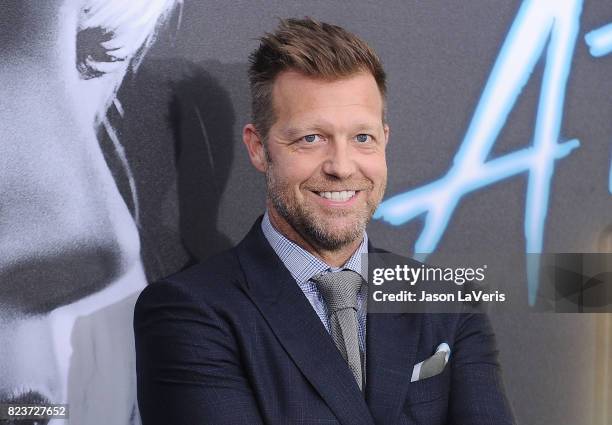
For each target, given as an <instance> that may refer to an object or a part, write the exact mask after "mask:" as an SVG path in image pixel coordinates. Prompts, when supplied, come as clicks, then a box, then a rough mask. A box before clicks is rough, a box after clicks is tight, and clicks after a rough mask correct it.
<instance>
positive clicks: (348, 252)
mask: <svg viewBox="0 0 612 425" xmlns="http://www.w3.org/2000/svg"><path fill="white" fill-rule="evenodd" d="M268 216H269V218H270V223H271V224H272V226H274V228H275V229H276V230H277V231H278V232H279V233H280V234H282V235H283V236H284V237H286V238H287V239H289V240H290V241H291V242H293V243H295V244H296V245H298V246H300V247H301V248H303V249H304V250H306V251H308V252H309V253H311V254H312V255H314V256H315V257H317V258H318V259H320V260H321V261H323V262H324V263H325V264H327V265H328V266H330V267H342V266H343V265H344V264H346V262H347V261H348V260H349V258H351V256H352V255H353V254H354V253H355V251H356V250H357V248H359V245H361V241H362V239H357V240H355V241H353V242H350V243H349V244H347V245H345V246H343V247H341V248H338V249H336V250H327V249H324V248H322V247H320V246H317V245H316V244H314V243H312V242H310V241H308V240H306V239H305V238H304V237H302V235H301V234H300V233H299V232H297V231H296V230H295V229H294V228H293V227H292V226H291V225H290V224H289V223H287V221H286V220H285V219H283V218H282V217H281V216H280V215H279V214H278V213H277V212H276V211H275V210H274V208H268Z"/></svg>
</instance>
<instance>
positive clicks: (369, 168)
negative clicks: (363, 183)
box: [361, 156, 387, 186]
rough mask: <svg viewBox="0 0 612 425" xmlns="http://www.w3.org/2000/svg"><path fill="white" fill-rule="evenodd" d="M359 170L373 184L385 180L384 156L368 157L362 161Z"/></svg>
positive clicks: (379, 183) (385, 166) (385, 163)
mask: <svg viewBox="0 0 612 425" xmlns="http://www.w3.org/2000/svg"><path fill="white" fill-rule="evenodd" d="M361 170H362V172H363V174H364V176H365V177H366V178H368V179H369V180H371V181H372V182H373V183H374V185H375V186H377V185H381V184H384V183H385V182H386V181H387V162H386V160H385V157H384V156H380V157H377V158H369V160H368V161H364V162H363V163H362V167H361Z"/></svg>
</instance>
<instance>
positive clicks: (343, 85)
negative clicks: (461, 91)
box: [134, 19, 512, 425]
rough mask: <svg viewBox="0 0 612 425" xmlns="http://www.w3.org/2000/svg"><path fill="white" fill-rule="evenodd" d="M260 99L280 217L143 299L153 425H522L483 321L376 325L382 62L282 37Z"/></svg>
mask: <svg viewBox="0 0 612 425" xmlns="http://www.w3.org/2000/svg"><path fill="white" fill-rule="evenodd" d="M250 83H251V95H252V109H253V120H252V123H250V124H247V125H246V126H245V127H244V131H243V141H244V144H245V146H246V149H247V151H248V155H249V157H250V160H251V163H252V164H253V166H254V167H255V168H256V169H257V170H259V171H261V172H262V173H264V174H265V177H266V185H267V196H266V211H265V213H264V215H263V217H261V218H260V219H258V220H257V222H256V223H255V224H254V226H253V228H252V229H251V231H250V232H249V233H248V234H247V236H246V237H245V238H244V239H243V240H242V242H240V244H239V245H238V246H237V247H235V248H233V249H231V250H229V251H226V252H224V253H221V254H219V255H218V256H216V257H214V258H212V259H210V260H209V261H207V262H205V263H203V264H199V265H196V266H193V267H191V268H189V269H188V270H185V271H183V272H181V273H179V274H176V275H174V276H170V277H168V278H166V279H165V280H164V281H162V282H159V283H155V284H152V285H149V286H148V287H147V288H146V289H145V291H143V293H142V294H141V296H140V298H139V301H138V303H137V306H136V312H135V319H134V329H135V334H136V349H137V372H138V400H139V406H140V410H141V415H142V420H143V424H144V425H153V424H160V425H161V424H170V423H171V424H175V425H180V424H193V423H205V424H213V425H215V424H232V425H235V424H245V425H246V424H248V425H252V424H262V423H265V424H322V423H325V424H336V423H340V424H346V425H359V424H364V425H365V424H368V425H372V424H384V425H393V424H428V425H441V424H461V425H471V424H474V425H484V424H496V425H499V424H510V423H512V417H511V413H510V410H509V407H508V405H507V401H506V399H505V396H504V393H503V388H502V384H501V378H500V370H499V366H498V363H497V358H496V357H497V355H496V350H495V343H494V337H493V334H492V332H491V329H490V326H489V325H488V322H487V320H486V317H485V316H484V315H459V314H456V315H452V314H447V315H432V314H399V315H397V314H395V315H392V314H367V312H366V300H367V295H368V285H367V283H366V282H365V278H367V276H362V275H361V273H362V268H361V261H362V254H366V253H368V252H376V251H377V250H376V249H375V248H373V247H372V246H371V245H370V244H369V243H368V237H367V234H366V225H367V223H368V221H369V220H370V218H371V217H372V214H373V213H374V210H375V209H376V207H377V206H378V204H379V202H380V201H381V199H382V197H383V194H384V190H385V185H386V178H387V167H386V159H385V148H386V145H387V142H388V138H389V127H388V126H387V124H386V122H385V116H384V110H385V95H386V86H385V73H384V71H383V68H382V66H381V63H380V60H379V59H378V57H377V56H376V54H375V53H374V51H373V50H372V49H371V48H370V47H369V46H368V45H367V44H366V43H365V42H363V41H362V40H360V39H359V38H357V37H356V36H355V35H353V34H351V33H349V32H347V31H346V30H344V29H342V28H340V27H337V26H334V25H329V24H325V23H320V22H317V21H314V20H311V19H304V20H294V19H290V20H285V21H282V22H281V25H280V26H279V28H278V29H277V30H276V31H275V32H274V33H272V34H267V35H266V36H264V37H263V38H262V39H261V44H260V46H259V48H258V49H257V50H256V51H255V52H254V53H253V54H252V56H251V68H250ZM451 352H452V353H453V354H452V356H451V355H450V353H451ZM415 371H416V372H415Z"/></svg>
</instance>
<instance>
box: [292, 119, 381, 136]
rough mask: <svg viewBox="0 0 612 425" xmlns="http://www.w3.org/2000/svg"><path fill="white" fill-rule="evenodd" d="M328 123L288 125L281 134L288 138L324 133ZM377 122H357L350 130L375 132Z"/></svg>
mask: <svg viewBox="0 0 612 425" xmlns="http://www.w3.org/2000/svg"><path fill="white" fill-rule="evenodd" d="M328 126H329V124H327V125H325V124H314V125H309V126H307V127H288V128H286V129H284V130H283V132H282V134H283V136H285V137H287V138H289V139H295V138H298V137H301V136H303V135H307V134H313V133H326V132H327V131H326V130H325V128H326V127H328ZM377 126H378V124H376V125H373V124H372V123H359V124H356V125H353V126H351V127H350V128H351V129H352V130H351V132H362V131H366V132H372V133H373V132H375V131H376V130H377V128H376V127H377Z"/></svg>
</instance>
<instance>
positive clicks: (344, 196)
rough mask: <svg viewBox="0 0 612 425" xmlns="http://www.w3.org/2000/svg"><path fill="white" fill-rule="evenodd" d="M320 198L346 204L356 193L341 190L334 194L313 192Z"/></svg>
mask: <svg viewBox="0 0 612 425" xmlns="http://www.w3.org/2000/svg"><path fill="white" fill-rule="evenodd" d="M315 193H316V194H317V195H319V196H320V197H321V198H325V199H329V200H331V201H337V202H346V201H348V200H349V199H351V198H353V197H354V196H355V194H356V193H357V191H355V190H343V191H336V192H315Z"/></svg>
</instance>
